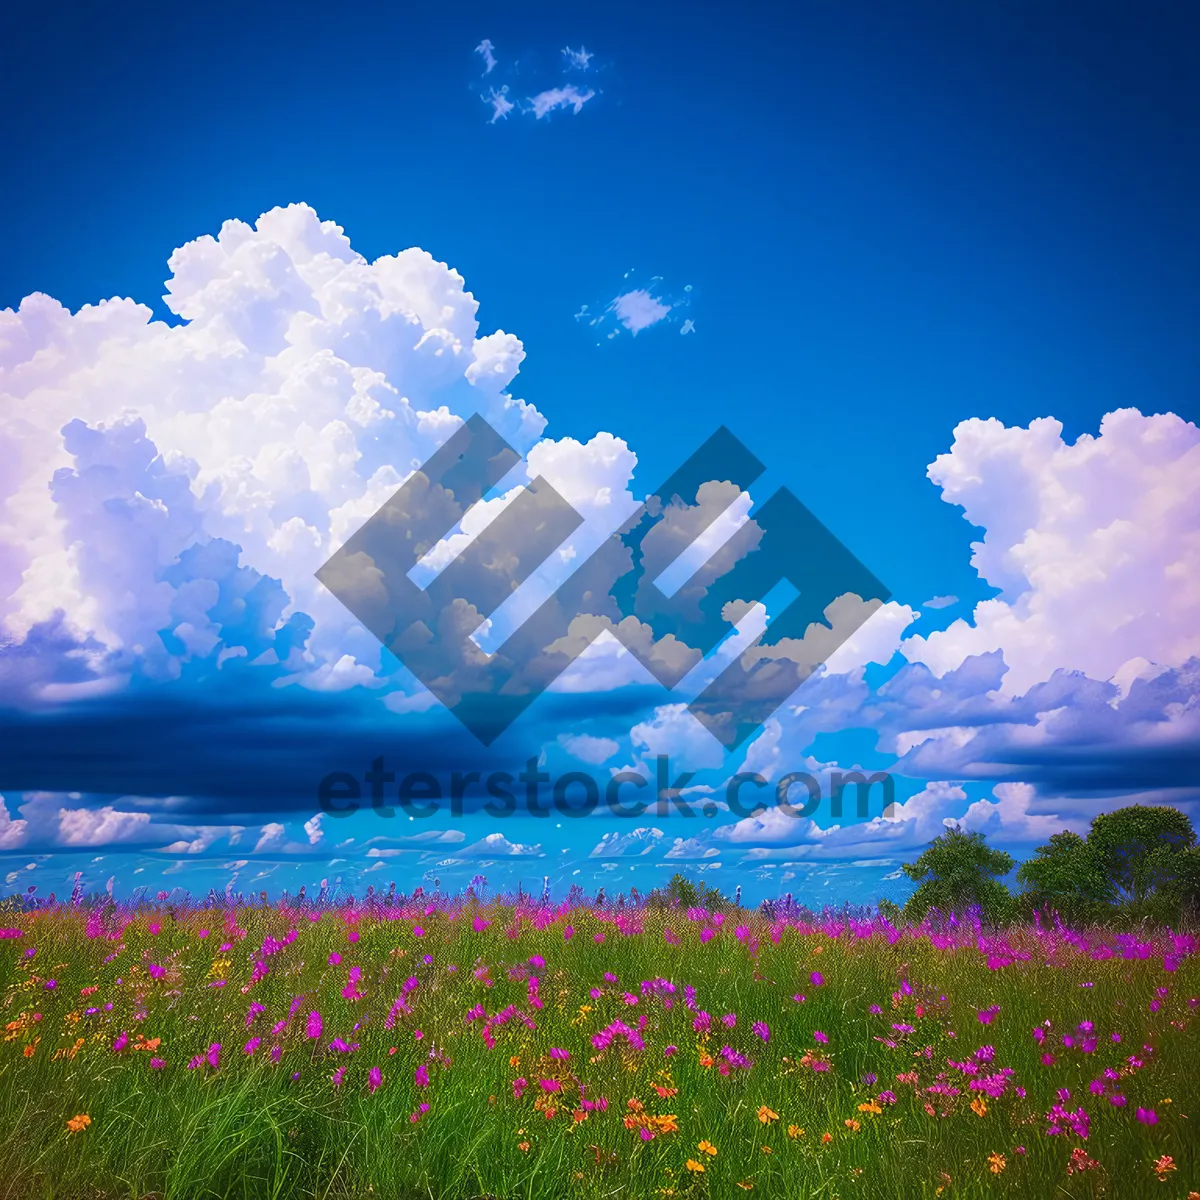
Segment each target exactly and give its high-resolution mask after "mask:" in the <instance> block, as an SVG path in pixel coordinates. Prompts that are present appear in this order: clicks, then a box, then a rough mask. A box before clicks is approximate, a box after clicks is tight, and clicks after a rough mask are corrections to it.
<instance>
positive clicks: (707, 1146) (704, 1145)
mask: <svg viewBox="0 0 1200 1200" xmlns="http://www.w3.org/2000/svg"><path fill="white" fill-rule="evenodd" d="M696 1149H697V1150H700V1151H701V1152H703V1153H704V1154H713V1155H715V1154H716V1152H717V1148H716V1146H714V1145H713V1144H712V1142H701V1143H700V1144H699V1145H698V1146H697V1147H696Z"/></svg>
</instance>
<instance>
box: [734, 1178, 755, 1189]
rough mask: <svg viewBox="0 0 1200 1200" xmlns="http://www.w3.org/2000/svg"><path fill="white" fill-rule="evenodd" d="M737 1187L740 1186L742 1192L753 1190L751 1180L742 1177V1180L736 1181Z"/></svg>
mask: <svg viewBox="0 0 1200 1200" xmlns="http://www.w3.org/2000/svg"><path fill="white" fill-rule="evenodd" d="M738 1187H740V1188H741V1189H742V1191H743V1192H752V1191H754V1184H753V1183H752V1182H751V1181H750V1180H749V1179H743V1180H741V1181H740V1182H739V1183H738Z"/></svg>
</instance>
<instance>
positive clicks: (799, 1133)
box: [787, 1125, 804, 1138]
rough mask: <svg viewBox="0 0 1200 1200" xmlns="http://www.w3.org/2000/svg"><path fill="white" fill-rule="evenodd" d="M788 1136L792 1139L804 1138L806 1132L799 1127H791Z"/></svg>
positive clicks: (788, 1129)
mask: <svg viewBox="0 0 1200 1200" xmlns="http://www.w3.org/2000/svg"><path fill="white" fill-rule="evenodd" d="M787 1135H788V1137H790V1138H802V1137H803V1136H804V1130H803V1129H801V1128H800V1126H799V1125H789V1126H788V1128H787Z"/></svg>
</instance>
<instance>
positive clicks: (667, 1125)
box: [650, 1113, 679, 1133]
mask: <svg viewBox="0 0 1200 1200" xmlns="http://www.w3.org/2000/svg"><path fill="white" fill-rule="evenodd" d="M650 1121H651V1123H652V1124H654V1125H655V1126H657V1128H658V1132H659V1133H678V1132H679V1118H678V1117H676V1116H675V1114H674V1113H663V1114H662V1115H661V1116H658V1117H651V1118H650Z"/></svg>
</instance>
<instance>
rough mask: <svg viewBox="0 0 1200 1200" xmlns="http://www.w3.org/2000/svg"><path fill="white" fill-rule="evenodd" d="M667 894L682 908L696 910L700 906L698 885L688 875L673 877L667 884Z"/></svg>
mask: <svg viewBox="0 0 1200 1200" xmlns="http://www.w3.org/2000/svg"><path fill="white" fill-rule="evenodd" d="M667 894H668V895H669V896H670V897H671V899H672V900H675V901H677V902H678V903H679V906H680V907H681V908H696V907H698V906H699V904H700V895H699V893H698V892H697V891H696V885H695V884H694V883H693V882H692V881H691V880H690V879H688V878H687V876H686V875H678V874H676V875H672V876H671V881H670V883H668V884H667Z"/></svg>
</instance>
